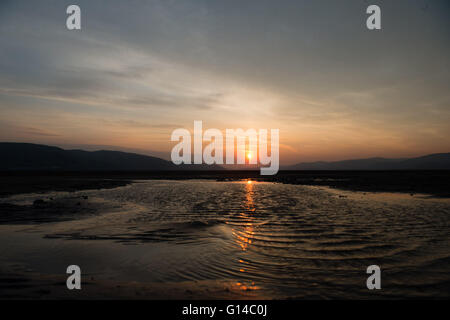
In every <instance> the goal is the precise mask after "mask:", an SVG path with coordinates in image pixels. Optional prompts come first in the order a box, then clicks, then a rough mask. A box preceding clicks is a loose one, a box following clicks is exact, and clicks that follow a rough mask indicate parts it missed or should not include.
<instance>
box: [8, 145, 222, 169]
mask: <svg viewBox="0 0 450 320" xmlns="http://www.w3.org/2000/svg"><path fill="white" fill-rule="evenodd" d="M205 169H210V170H217V169H221V167H220V166H216V165H211V166H208V165H179V166H177V165H175V164H173V163H172V162H170V161H167V160H163V159H160V158H156V157H151V156H145V155H140V154H136V153H128V152H121V151H108V150H100V151H84V150H64V149H61V148H58V147H52V146H47V145H40V144H32V143H14V142H1V143H0V170H57V171H59V170H76V171H107V170H119V171H122V170H124V171H162V170H205Z"/></svg>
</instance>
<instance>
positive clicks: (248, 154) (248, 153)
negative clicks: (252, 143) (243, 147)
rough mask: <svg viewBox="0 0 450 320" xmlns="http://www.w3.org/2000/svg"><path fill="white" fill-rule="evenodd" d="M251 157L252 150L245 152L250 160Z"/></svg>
mask: <svg viewBox="0 0 450 320" xmlns="http://www.w3.org/2000/svg"><path fill="white" fill-rule="evenodd" d="M251 158H252V152H251V151H249V152H247V159H248V160H250V159H251Z"/></svg>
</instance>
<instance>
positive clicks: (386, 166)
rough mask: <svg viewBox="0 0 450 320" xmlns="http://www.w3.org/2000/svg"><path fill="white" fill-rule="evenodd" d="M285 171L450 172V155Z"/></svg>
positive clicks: (328, 164) (370, 160) (308, 164)
mask: <svg viewBox="0 0 450 320" xmlns="http://www.w3.org/2000/svg"><path fill="white" fill-rule="evenodd" d="M283 169H285V170H449V169H450V153H435V154H430V155H426V156H422V157H417V158H410V159H388V158H368V159H355V160H343V161H332V162H325V161H317V162H302V163H298V164H295V165H292V166H288V167H284V168H283Z"/></svg>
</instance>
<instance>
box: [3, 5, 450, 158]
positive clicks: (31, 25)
mask: <svg viewBox="0 0 450 320" xmlns="http://www.w3.org/2000/svg"><path fill="white" fill-rule="evenodd" d="M70 4H77V5H79V6H80V8H81V27H82V29H81V30H75V31H70V30H67V28H66V18H67V14H66V8H67V6H68V5H70ZM371 4H377V5H379V6H380V8H381V25H382V29H381V30H368V29H367V28H366V19H367V17H368V15H367V14H366V8H367V7H368V6H369V5H371ZM449 9H450V2H449V1H448V0H443V1H438V0H435V1H433V0H405V1H403V0H398V1H381V0H373V1H372V0H371V1H365V0H353V1H352V0H347V1H335V0H327V1H324V0H316V1H311V0H308V1H306V0H295V1H294V0H292V1H283V0H282V1H266V0H248V1H234V0H226V1H225V0H220V1H219V0H217V1H215V0H178V1H173V0H161V1H124V0H122V1H116V0H108V1H99V0H90V1H81V0H75V1H73V0H71V1H47V0H42V1H21V0H14V1H5V0H3V1H1V2H0V115H1V116H0V141H11V142H32V143H42V144H49V145H57V146H63V147H67V148H71V147H77V148H78V147H80V148H84V149H88V150H89V149H90V150H92V149H96V148H105V147H110V148H111V149H115V150H140V151H142V152H143V153H147V154H154V155H158V156H163V155H167V156H168V155H169V153H170V150H171V148H172V147H173V146H174V143H173V142H171V141H170V136H171V133H172V131H173V130H174V129H176V128H187V129H189V130H192V128H193V123H194V120H202V121H203V127H204V129H207V128H217V129H220V130H222V131H223V132H225V129H227V128H229V129H234V128H243V129H249V128H254V129H279V130H280V157H281V158H280V162H281V164H292V163H297V162H304V161H316V160H342V159H352V158H366V157H375V156H382V157H412V156H420V155H424V154H429V153H438V152H450V90H449V83H450V61H449V60H450V59H449V57H450V42H449V39H450V19H449V18H450V10H449Z"/></svg>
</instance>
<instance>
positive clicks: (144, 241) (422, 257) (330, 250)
mask: <svg viewBox="0 0 450 320" xmlns="http://www.w3.org/2000/svg"><path fill="white" fill-rule="evenodd" d="M80 195H87V196H88V200H86V201H85V203H83V206H86V207H87V209H93V208H94V209H95V210H96V212H97V214H95V215H92V214H89V215H88V216H86V217H83V219H75V220H71V221H60V222H54V223H45V224H34V225H28V226H26V227H25V226H19V227H18V226H15V227H14V228H12V227H11V226H5V225H3V226H1V228H0V241H2V243H3V244H4V246H3V248H2V258H0V261H1V263H2V265H3V266H5V265H6V264H14V263H15V264H16V265H21V266H25V267H24V268H31V269H32V270H33V271H34V272H38V273H41V274H52V273H57V272H60V271H61V269H62V268H63V266H64V265H68V264H70V263H73V264H79V265H80V266H81V267H82V270H83V272H86V273H87V274H89V275H90V276H95V278H96V279H103V280H111V281H112V280H114V281H118V280H123V281H136V282H139V283H161V284H164V283H171V284H173V283H175V284H176V283H186V282H191V283H193V284H194V287H195V283H197V282H198V283H209V282H208V281H222V282H221V283H229V284H230V288H233V290H237V292H238V293H239V292H240V290H241V291H242V296H243V297H244V296H245V297H247V298H248V297H250V298H252V297H256V298H277V299H279V298H281V299H283V298H301V299H302V298H373V297H375V298H380V297H384V298H417V297H426V298H433V297H437V298H439V297H440V298H448V297H449V296H450V246H449V244H450V232H449V231H450V201H449V200H448V199H434V198H429V197H426V196H424V195H414V196H411V195H405V194H374V193H360V192H349V191H346V192H341V191H335V190H330V189H326V188H319V187H307V186H298V185H286V184H275V183H263V182H254V181H253V182H248V181H240V182H215V181H199V180H192V181H144V182H142V181H140V182H136V183H134V184H132V185H130V186H126V187H120V188H116V189H111V190H96V191H80V192H76V193H70V194H69V193H63V192H59V193H50V194H47V195H46V197H47V198H49V197H52V198H53V199H65V198H67V197H72V198H73V197H77V196H80ZM36 197H37V196H36V195H17V196H13V197H10V198H7V199H2V202H9V203H14V204H17V205H26V204H30V203H32V201H33V200H34V199H36ZM41 197H42V196H41ZM64 210H66V209H64ZM89 212H92V210H90V211H89ZM61 214H62V215H63V214H64V212H61ZM11 230H13V231H14V232H12V231H11ZM18 239H21V240H20V241H19V240H18ZM27 239H28V240H27ZM32 239H34V240H32ZM69 240H72V241H69ZM373 264H375V265H379V266H380V267H381V270H382V289H381V290H376V291H371V290H368V289H367V287H366V279H367V277H368V275H367V274H366V268H367V267H368V266H369V265H373ZM206 289H207V288H206ZM227 290H228V289H227ZM186 298H189V296H186ZM211 298H214V296H211Z"/></svg>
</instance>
